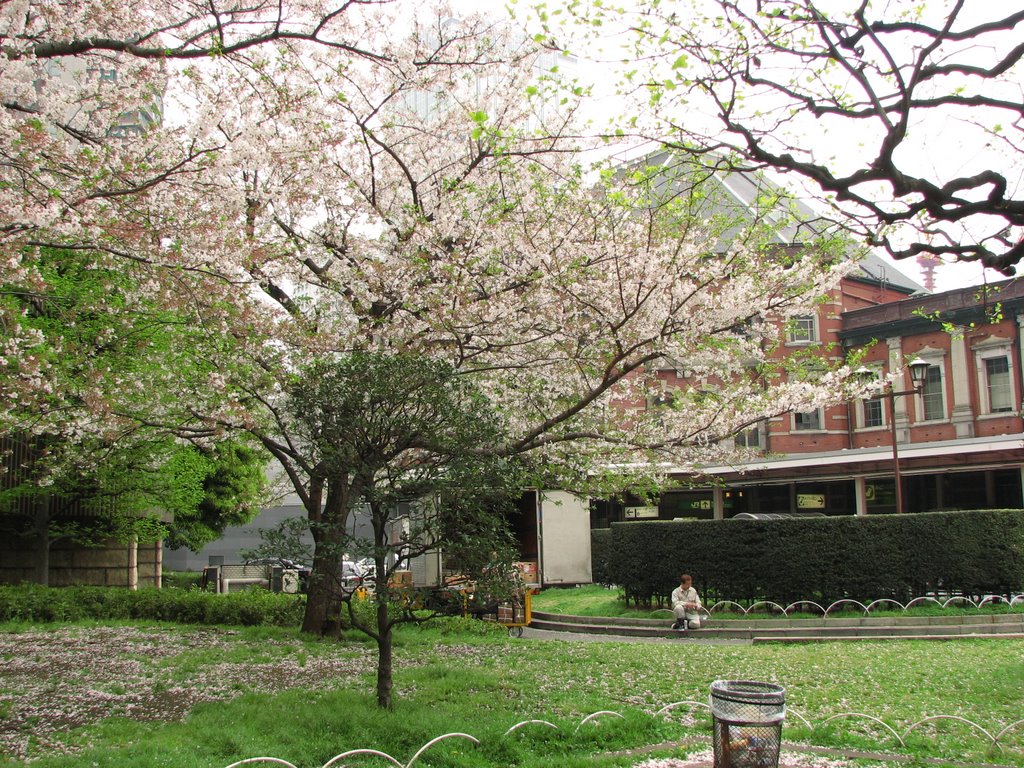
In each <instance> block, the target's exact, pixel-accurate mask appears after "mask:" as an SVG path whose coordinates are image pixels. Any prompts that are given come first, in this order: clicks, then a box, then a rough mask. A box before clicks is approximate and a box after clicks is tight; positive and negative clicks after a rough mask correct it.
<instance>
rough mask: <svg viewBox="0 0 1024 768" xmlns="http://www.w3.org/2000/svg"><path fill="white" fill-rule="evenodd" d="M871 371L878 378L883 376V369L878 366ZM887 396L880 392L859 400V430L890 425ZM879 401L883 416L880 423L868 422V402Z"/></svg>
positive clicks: (882, 427) (880, 413)
mask: <svg viewBox="0 0 1024 768" xmlns="http://www.w3.org/2000/svg"><path fill="white" fill-rule="evenodd" d="M871 373H872V375H873V376H874V377H875V378H876V379H881V378H882V370H881V368H878V367H874V366H872V367H871ZM886 399H887V398H886V397H885V395H884V394H882V393H879V394H877V395H875V396H873V397H865V398H862V399H860V400H858V401H857V429H858V430H865V431H869V430H873V429H885V428H886V427H888V426H889V409H888V408H886V405H885V401H886ZM874 402H877V403H878V409H879V415H880V416H881V422H880V423H878V424H870V425H869V424H868V403H874Z"/></svg>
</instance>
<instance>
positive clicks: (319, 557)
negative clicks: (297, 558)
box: [287, 353, 524, 708]
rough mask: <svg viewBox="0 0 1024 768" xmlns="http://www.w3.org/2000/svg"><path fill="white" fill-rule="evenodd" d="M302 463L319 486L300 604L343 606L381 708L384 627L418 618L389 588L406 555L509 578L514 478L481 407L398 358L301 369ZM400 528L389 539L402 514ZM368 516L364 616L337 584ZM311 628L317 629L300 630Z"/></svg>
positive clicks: (436, 370)
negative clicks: (361, 639)
mask: <svg viewBox="0 0 1024 768" xmlns="http://www.w3.org/2000/svg"><path fill="white" fill-rule="evenodd" d="M287 408H288V410H289V412H290V413H291V414H292V416H293V418H294V419H295V423H296V434H298V435H300V436H301V440H302V441H303V443H304V445H305V447H306V451H307V453H308V456H309V461H310V463H311V464H312V465H313V466H315V467H316V469H317V472H318V473H319V475H320V477H321V478H322V479H323V481H324V482H325V483H326V484H327V485H328V489H329V490H328V494H327V501H326V504H325V505H324V507H323V512H322V514H321V515H319V516H318V517H316V518H315V519H314V520H312V521H311V522H312V530H313V535H314V538H315V539H316V541H317V548H316V559H315V561H314V571H313V576H312V578H311V581H310V585H309V596H308V599H309V602H310V604H312V605H314V606H317V609H316V610H315V611H314V612H313V613H312V614H310V613H307V619H308V618H309V617H310V616H311V615H312V616H314V617H316V618H317V619H318V620H323V621H331V620H333V619H334V617H335V615H336V611H337V610H338V608H339V606H340V605H341V604H345V605H347V606H348V617H349V620H350V621H351V623H352V624H353V625H354V626H355V627H357V628H358V629H360V630H362V631H363V632H365V633H367V634H368V635H370V636H371V637H372V638H373V639H374V640H375V641H376V643H377V650H378V668H377V702H378V704H379V705H380V706H381V707H384V708H390V706H391V701H392V698H391V695H392V686H393V682H392V631H393V628H394V626H395V625H396V624H398V623H401V622H408V621H419V620H421V617H420V616H418V615H417V614H416V613H414V611H413V607H414V606H415V604H414V603H410V602H409V600H408V595H407V594H404V593H402V592H401V591H400V590H399V591H397V592H396V590H395V588H393V587H392V584H391V581H392V578H391V577H392V575H393V573H394V570H395V569H396V567H397V566H398V565H399V564H400V563H401V561H402V560H403V559H405V558H409V557H416V556H419V555H422V554H424V553H426V552H429V551H432V550H441V551H443V552H444V553H445V554H446V555H447V556H450V557H452V559H453V560H455V561H456V562H458V565H459V567H460V569H461V570H462V572H463V573H465V574H466V575H467V576H469V577H471V578H482V577H486V576H487V575H488V574H494V573H500V574H508V573H509V572H510V570H511V569H510V563H511V559H512V554H511V552H512V550H511V546H510V544H511V538H510V537H509V534H508V530H507V526H506V515H507V513H508V512H509V510H510V508H511V503H512V500H513V499H514V498H515V497H516V496H518V494H519V492H520V489H521V487H522V485H521V483H522V482H523V480H524V478H523V474H522V472H521V470H520V469H519V468H518V467H517V465H516V464H515V463H514V462H512V461H510V460H508V459H506V458H503V457H501V456H499V455H497V454H496V453H495V451H494V449H495V447H496V446H498V445H500V444H501V443H502V442H503V425H502V423H501V420H500V419H499V418H498V416H497V414H496V412H495V410H494V409H493V408H492V407H491V405H490V403H489V402H488V401H487V399H486V398H485V397H484V396H483V395H482V394H481V393H480V391H479V390H477V389H476V388H475V387H474V386H473V385H472V384H471V383H470V381H469V380H468V379H467V378H465V377H464V376H460V375H459V373H458V372H457V371H456V369H454V368H453V367H452V366H450V365H448V364H445V363H442V362H439V361H436V360H430V359H428V358H424V357H420V356H414V355H407V354H399V355H385V354H366V353H360V354H354V355H350V356H347V357H345V358H342V359H340V360H338V361H337V362H325V363H318V364H316V365H313V366H311V367H310V368H309V369H307V370H305V371H303V373H302V375H301V376H300V377H298V378H297V379H296V381H295V384H294V386H293V387H292V388H291V390H290V392H289V396H288V405H287ZM403 505H406V506H408V507H409V508H411V512H409V513H407V519H408V527H407V528H406V529H405V530H403V531H396V530H395V529H394V524H395V523H396V522H397V519H398V515H399V510H400V509H403ZM360 506H365V507H368V508H369V510H370V517H371V522H372V527H373V541H372V542H371V545H370V546H369V548H368V549H369V551H370V553H371V554H372V557H373V561H374V565H375V568H376V584H375V589H374V594H373V608H374V610H373V618H372V620H367V618H366V617H365V616H364V615H363V614H362V613H361V612H360V611H359V610H357V605H358V603H357V601H354V600H353V596H352V592H351V590H345V589H344V585H343V584H341V583H340V581H339V579H338V578H337V577H338V576H340V574H341V558H342V555H343V554H344V553H345V552H346V551H350V550H352V549H353V548H355V547H358V546H359V543H358V542H356V541H354V540H353V539H352V537H351V535H350V534H348V533H347V531H348V522H349V519H350V516H351V514H352V512H353V510H355V509H356V508H357V507H360ZM307 628H309V629H312V630H314V631H316V630H319V629H320V628H319V627H307Z"/></svg>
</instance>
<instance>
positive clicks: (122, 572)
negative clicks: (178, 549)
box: [0, 541, 163, 589]
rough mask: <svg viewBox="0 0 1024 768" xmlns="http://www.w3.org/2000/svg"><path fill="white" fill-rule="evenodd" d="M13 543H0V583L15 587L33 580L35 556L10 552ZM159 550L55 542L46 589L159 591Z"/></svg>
mask: <svg viewBox="0 0 1024 768" xmlns="http://www.w3.org/2000/svg"><path fill="white" fill-rule="evenodd" d="M12 544H14V542H2V543H0V583H2V584H19V583H21V582H26V581H29V582H30V581H34V580H35V552H34V551H33V550H32V549H31V548H24V547H21V548H17V549H15V548H13V547H12ZM162 568H163V549H162V545H161V544H160V542H157V543H155V544H139V545H135V544H134V543H132V544H125V543H123V542H113V541H112V542H108V543H107V544H106V545H103V546H98V547H82V546H78V545H75V544H72V543H70V542H56V543H55V544H53V546H52V547H51V548H50V586H51V587H70V586H77V585H86V586H103V587H129V588H132V589H136V588H138V587H159V586H160V581H161V572H162Z"/></svg>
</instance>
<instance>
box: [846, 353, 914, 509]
mask: <svg viewBox="0 0 1024 768" xmlns="http://www.w3.org/2000/svg"><path fill="white" fill-rule="evenodd" d="M907 367H908V368H909V369H910V380H911V382H912V383H913V385H914V386H913V389H904V390H898V391H897V390H894V389H893V388H892V385H891V384H887V385H886V387H887V389H886V391H885V392H882V393H881V394H880V397H884V398H885V399H886V400H888V401H889V435H890V437H891V439H892V467H893V471H892V473H893V479H894V480H895V482H896V514H897V515H901V514H903V481H902V478H901V477H900V453H899V446H898V445H897V442H896V398H897V397H902V396H903V395H916V394H918V393H919V392H920V391H921V387H923V386H924V383H925V379H927V377H928V367H929V366H928V363H927V362H926V361H925V360H922V359H921V358H920V357H915V358H914V359H913V360H911V361H910V362H909V363H907ZM856 373H857V374H858V375H860V376H861V377H862V378H865V377H874V372H873V371H872V370H871V369H870V368H865V367H861V368H858V369H857V371H856Z"/></svg>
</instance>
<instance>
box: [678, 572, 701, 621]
mask: <svg viewBox="0 0 1024 768" xmlns="http://www.w3.org/2000/svg"><path fill="white" fill-rule="evenodd" d="M700 608H701V602H700V596H699V595H698V594H697V590H696V589H694V588H693V578H692V577H691V576H690V574H688V573H684V574H683V575H682V576H680V577H679V586H678V587H676V588H675V589H674V590H672V612H673V613H674V614H675V617H676V620H675V622H674V623H673V624H672V629H678V630H686V629H699V628H700V613H699V611H700Z"/></svg>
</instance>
